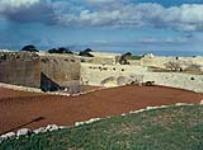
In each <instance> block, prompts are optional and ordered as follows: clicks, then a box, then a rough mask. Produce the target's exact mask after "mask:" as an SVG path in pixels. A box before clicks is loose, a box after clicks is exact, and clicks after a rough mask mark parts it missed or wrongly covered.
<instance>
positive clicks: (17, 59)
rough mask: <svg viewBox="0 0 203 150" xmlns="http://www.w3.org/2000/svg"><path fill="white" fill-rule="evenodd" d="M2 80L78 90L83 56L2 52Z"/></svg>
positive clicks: (45, 87) (0, 67)
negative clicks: (80, 57) (81, 57)
mask: <svg viewBox="0 0 203 150" xmlns="http://www.w3.org/2000/svg"><path fill="white" fill-rule="evenodd" d="M0 82H4V83H9V84H14V85H23V86H28V87H35V88H41V89H42V90H43V91H55V90H60V89H66V90H67V91H68V92H70V93H76V92H78V91H79V88H80V59H79V58H76V57H74V56H69V55H63V56H61V55H54V54H52V55H38V54H36V53H28V52H9V53H7V52H1V53H0Z"/></svg>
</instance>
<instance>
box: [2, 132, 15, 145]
mask: <svg viewBox="0 0 203 150" xmlns="http://www.w3.org/2000/svg"><path fill="white" fill-rule="evenodd" d="M15 135H16V134H15V132H8V133H6V134H4V135H2V136H0V143H1V142H2V141H4V140H7V139H10V138H13V137H15Z"/></svg>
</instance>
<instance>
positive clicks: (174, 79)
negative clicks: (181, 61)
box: [81, 63, 203, 92]
mask: <svg viewBox="0 0 203 150" xmlns="http://www.w3.org/2000/svg"><path fill="white" fill-rule="evenodd" d="M81 80H82V83H83V84H88V85H95V86H105V87H113V86H120V85H125V84H130V83H131V82H137V83H140V82H147V81H155V84H156V85H163V86H170V87H175V88H181V89H186V90H191V91H195V92H203V75H190V74H184V73H171V72H168V73H161V72H149V71H148V70H147V68H146V67H141V66H130V65H108V66H106V65H105V66H103V65H93V64H88V63H83V64H82V68H81Z"/></svg>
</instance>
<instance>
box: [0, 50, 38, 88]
mask: <svg viewBox="0 0 203 150" xmlns="http://www.w3.org/2000/svg"><path fill="white" fill-rule="evenodd" d="M39 59H40V58H39V56H38V55H36V54H34V53H24V52H22V53H15V52H0V82H5V83H10V84H15V85H24V86H31V87H37V88H39V87H40V61H39Z"/></svg>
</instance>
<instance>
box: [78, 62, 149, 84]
mask: <svg viewBox="0 0 203 150" xmlns="http://www.w3.org/2000/svg"><path fill="white" fill-rule="evenodd" d="M146 70H147V68H145V67H141V66H128V65H96V64H90V63H82V64H81V82H82V84H84V85H96V86H101V85H103V86H117V82H119V81H118V80H125V79H124V77H125V76H129V77H130V78H132V79H135V80H136V78H137V79H138V80H140V78H142V77H141V76H139V74H143V73H144V72H146ZM121 78H122V79H121Z"/></svg>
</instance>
